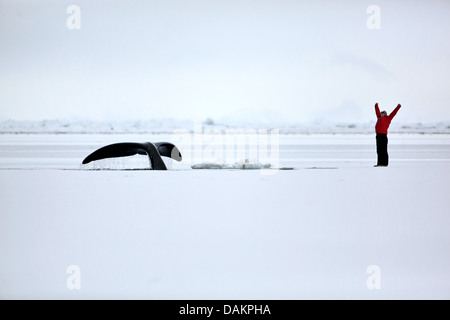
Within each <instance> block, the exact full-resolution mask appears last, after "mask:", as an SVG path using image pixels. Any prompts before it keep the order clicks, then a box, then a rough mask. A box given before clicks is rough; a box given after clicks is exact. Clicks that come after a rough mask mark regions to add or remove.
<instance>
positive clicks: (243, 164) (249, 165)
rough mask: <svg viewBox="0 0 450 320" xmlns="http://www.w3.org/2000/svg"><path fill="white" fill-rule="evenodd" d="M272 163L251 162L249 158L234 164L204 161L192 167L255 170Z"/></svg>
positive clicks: (267, 167)
mask: <svg viewBox="0 0 450 320" xmlns="http://www.w3.org/2000/svg"><path fill="white" fill-rule="evenodd" d="M271 167H272V165H271V164H270V163H259V162H251V161H249V160H248V159H245V160H243V161H239V162H236V163H234V164H226V163H214V162H204V163H198V164H194V165H192V166H191V168H192V169H237V170H254V169H270V168H271Z"/></svg>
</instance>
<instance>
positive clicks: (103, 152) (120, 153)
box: [82, 142, 182, 170]
mask: <svg viewBox="0 0 450 320" xmlns="http://www.w3.org/2000/svg"><path fill="white" fill-rule="evenodd" d="M136 154H140V155H148V157H149V160H150V164H151V169H153V170H167V167H166V164H165V163H164V161H163V160H162V158H161V156H164V157H168V158H171V159H174V160H176V161H181V160H182V156H181V152H180V150H179V149H178V148H177V147H176V146H175V145H173V144H172V143H169V142H156V143H151V142H144V143H138V142H121V143H114V144H110V145H107V146H104V147H102V148H100V149H97V150H96V151H94V152H92V153H91V154H90V155H88V156H87V157H86V158H85V159H84V160H83V162H82V163H83V164H87V163H89V162H91V161H96V160H101V159H107V158H119V157H128V156H134V155H136Z"/></svg>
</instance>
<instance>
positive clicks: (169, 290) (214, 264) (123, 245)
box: [0, 133, 450, 299]
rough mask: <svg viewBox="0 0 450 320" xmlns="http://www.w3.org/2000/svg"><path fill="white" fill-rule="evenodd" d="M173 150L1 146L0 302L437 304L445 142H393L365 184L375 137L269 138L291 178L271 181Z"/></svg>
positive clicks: (115, 138) (81, 137)
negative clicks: (166, 164) (115, 153)
mask: <svg viewBox="0 0 450 320" xmlns="http://www.w3.org/2000/svg"><path fill="white" fill-rule="evenodd" d="M185 139H186V136H177V135H176V134H175V135H174V134H167V133H166V134H155V133H151V134H137V133H132V134H2V135H0V181H1V182H0V203H1V208H2V210H1V212H0V257H1V260H2V261H1V263H0V298H3V299H9V298H44V299H47V298H62V299H83V298H88V299H89V298H125V299H134V298H144V299H316V298H319V299H322V298H325V299H334V298H338V299H340V298H343V299H405V298H406V299H410V298H411V299H436V298H437V299H449V298H450V272H449V270H450V255H449V252H450V233H449V226H450V215H449V210H448V208H449V207H450V200H449V197H448V190H449V187H450V183H449V181H450V174H449V173H450V135H448V134H414V133H413V134H406V133H392V134H390V135H389V154H390V166H389V167H388V168H374V167H373V165H374V164H375V161H376V150H375V135H374V134H364V133H363V134H309V135H308V134H280V136H279V139H280V140H279V141H280V144H279V166H280V167H293V168H294V170H289V171H279V170H272V171H271V174H262V172H261V170H234V169H233V168H230V167H227V166H226V165H224V164H223V163H222V162H216V164H217V165H218V166H223V167H222V169H220V170H214V169H212V168H209V169H210V170H193V169H192V168H191V166H193V165H195V164H196V163H202V161H200V162H197V161H194V160H197V159H194V157H191V158H189V155H192V149H189V148H188V146H189V144H188V143H186V140H185ZM165 140H170V141H171V142H174V143H175V144H176V145H177V146H179V147H180V145H181V147H180V150H181V153H182V154H183V162H181V163H176V162H173V163H171V164H170V168H169V170H168V171H152V170H145V169H148V158H147V157H144V156H135V157H132V158H123V159H110V160H104V162H102V163H97V164H96V166H92V167H86V166H82V165H81V161H82V159H83V158H84V157H85V156H86V155H88V154H89V153H90V152H92V151H93V150H95V149H97V148H98V147H101V146H103V145H106V144H108V143H115V142H121V141H140V142H144V141H165ZM183 141H184V142H183ZM185 156H186V158H185ZM200 160H201V159H200ZM241 160H242V159H241ZM237 162H239V159H237ZM212 163H214V162H212ZM255 163H256V162H255ZM99 169H102V170H99ZM134 169H144V170H134ZM70 266H77V267H78V268H79V269H78V270H79V272H80V274H79V279H78V280H79V284H80V287H79V289H77V288H71V287H70V286H68V282H67V281H68V279H69V278H70V277H71V274H70V273H68V272H67V271H68V268H69V267H70ZM371 266H376V267H378V269H377V270H379V271H380V272H379V274H377V276H378V277H379V279H378V280H379V287H376V288H372V287H370V285H369V282H370V280H371V279H372V278H371V277H373V276H374V274H372V273H371V272H368V270H369V271H370V270H372V269H371Z"/></svg>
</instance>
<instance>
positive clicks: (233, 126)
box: [0, 118, 450, 134]
mask: <svg viewBox="0 0 450 320" xmlns="http://www.w3.org/2000/svg"><path fill="white" fill-rule="evenodd" d="M374 126H375V122H374V121H369V122H365V123H351V122H348V123H342V122H340V123H317V122H313V123H267V122H265V123H258V122H245V121H239V122H237V121H230V122H225V121H224V122H219V121H217V122H216V121H214V120H212V119H210V118H208V119H206V120H205V121H203V122H202V121H198V122H195V121H193V120H176V119H170V118H169V119H149V120H136V121H129V120H127V121H125V120H124V121H93V120H82V119H54V120H42V121H24V120H3V121H0V134H1V133H26V134H39V133H42V134H44V133H45V134H47V133H50V134H51V133H59V134H65V133H81V134H83V133H86V134H91V133H101V134H115V133H121V134H123V133H174V132H189V133H193V132H194V131H195V130H198V128H199V127H200V128H201V130H203V131H204V132H210V133H214V132H220V133H225V132H226V131H227V130H233V131H234V132H239V131H241V132H242V133H245V132H248V130H259V129H266V130H273V129H276V130H279V133H281V134H315V133H332V134H333V133H349V134H352V133H359V134H360V133H363V134H364V133H374ZM389 132H390V133H430V134H434V133H440V134H449V133H450V121H441V122H435V123H401V122H393V123H392V125H391V127H390V129H389Z"/></svg>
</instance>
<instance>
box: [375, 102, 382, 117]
mask: <svg viewBox="0 0 450 320" xmlns="http://www.w3.org/2000/svg"><path fill="white" fill-rule="evenodd" d="M375 114H376V115H377V118H379V117H381V112H380V108H378V102H377V103H375Z"/></svg>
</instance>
